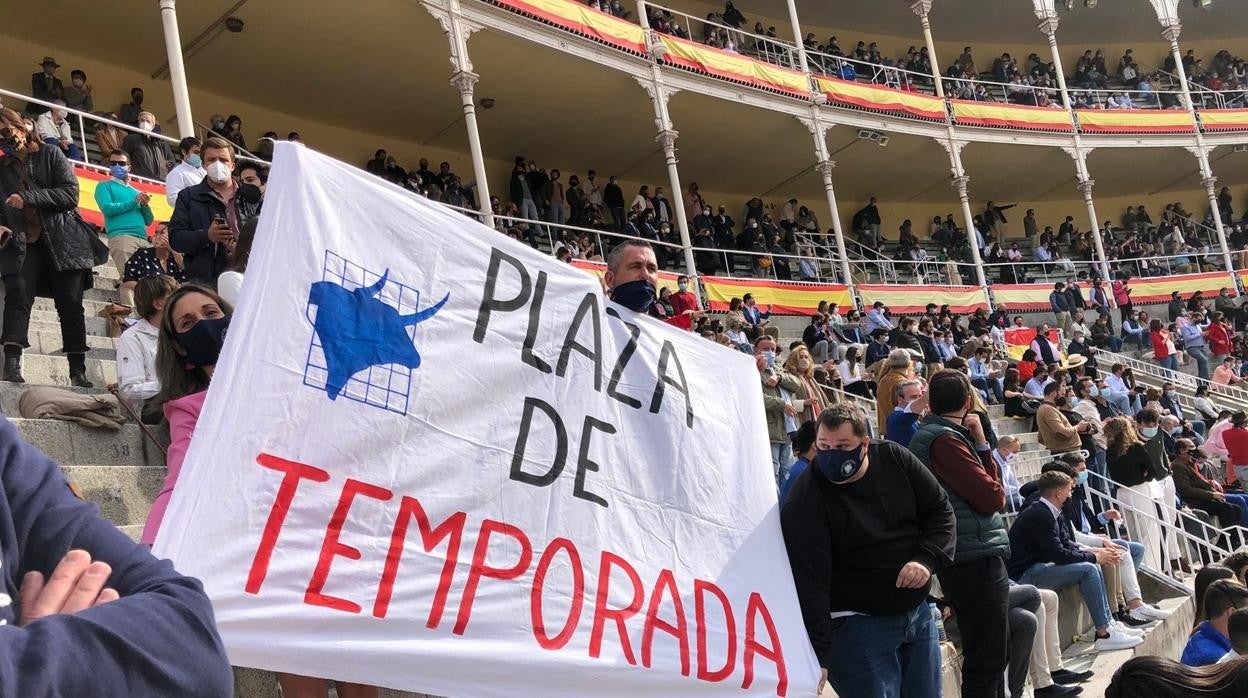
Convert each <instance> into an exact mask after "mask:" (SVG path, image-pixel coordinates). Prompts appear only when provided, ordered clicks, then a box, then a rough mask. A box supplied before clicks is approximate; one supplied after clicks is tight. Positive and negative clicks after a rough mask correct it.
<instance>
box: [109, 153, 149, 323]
mask: <svg viewBox="0 0 1248 698" xmlns="http://www.w3.org/2000/svg"><path fill="white" fill-rule="evenodd" d="M108 174H109V179H107V180H105V181H103V182H100V183H99V184H97V185H96V186H95V205H96V206H98V207H99V209H100V213H103V214H104V230H105V231H106V232H107V233H108V255H109V257H111V258H112V260H113V264H114V265H115V266H116V267H117V275H118V276H119V277H124V275H125V271H126V262H127V261H129V260H130V255H132V254H134V253H135V251H136V250H138V249H139V248H141V247H150V243H148V241H147V226H149V225H151V224H152V220H153V217H152V207H151V206H150V205H149V196H148V194H147V193H146V192H141V191H139V190H138V189H135V188H134V187H132V186H130V184H129V182H128V181H127V180H129V178H130V156H128V155H126V153H125V152H124V151H121V150H114V151H113V152H111V153H109V155H108ZM134 284H135V282H133V281H130V282H127V283H123V284H122V285H121V289H120V290H121V302H122V304H123V305H129V306H133V305H134Z"/></svg>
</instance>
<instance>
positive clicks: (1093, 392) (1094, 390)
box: [1088, 385, 1101, 397]
mask: <svg viewBox="0 0 1248 698" xmlns="http://www.w3.org/2000/svg"><path fill="white" fill-rule="evenodd" d="M1100 396H1101V389H1100V388H1098V387H1096V386H1095V385H1094V386H1092V387H1091V388H1088V397H1100Z"/></svg>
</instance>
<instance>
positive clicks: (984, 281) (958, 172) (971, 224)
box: [936, 138, 988, 293]
mask: <svg viewBox="0 0 1248 698" xmlns="http://www.w3.org/2000/svg"><path fill="white" fill-rule="evenodd" d="M936 142H937V143H940V145H941V147H943V148H944V149H945V152H947V153H949V169H950V171H951V172H952V174H953V178H952V180H951V181H950V182H949V183H950V184H951V185H953V188H954V189H956V190H957V191H958V200H959V201H960V202H961V203H962V217H963V218H964V219H965V220H966V237H967V240H968V242H969V244H970V246H971V260H972V261H974V263H975V279H976V281H978V282H979V285H980V286H982V287H983V288H984V292H985V293H986V292H987V291H988V278H987V277H986V276H984V261H983V259H982V258H980V256H979V246H978V245H976V244H975V241H976V238H975V214H974V213H972V212H971V195H970V190H969V189H968V185H969V184H970V183H971V178H970V177H967V176H966V169H965V168H964V167H963V166H962V148H964V147H965V146H966V141H958V140H953V139H949V140H942V139H939V138H937V139H936Z"/></svg>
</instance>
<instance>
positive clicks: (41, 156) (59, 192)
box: [0, 109, 96, 388]
mask: <svg viewBox="0 0 1248 698" xmlns="http://www.w3.org/2000/svg"><path fill="white" fill-rule="evenodd" d="M0 154H3V155H4V157H0V197H3V203H0V239H7V240H8V244H5V245H3V246H2V247H0V278H3V280H4V288H5V298H4V327H3V334H0V343H3V344H4V380H6V381H11V382H14V383H24V382H26V381H25V379H24V378H23V377H22V350H23V349H24V348H25V347H27V346H30V345H29V343H28V337H27V331H28V329H29V327H30V308H31V305H32V304H33V303H34V300H35V296H37V295H42V296H49V297H51V298H52V300H53V301H54V302H55V303H56V314H57V317H58V319H59V320H60V324H61V341H62V346H63V347H64V351H65V354H66V358H67V359H68V361H69V378H70V382H71V383H72V384H73V385H75V386H77V387H82V388H90V387H92V384H91V382H90V381H88V380H87V358H86V353H87V351H89V350H90V347H88V346H87V329H86V320H85V318H84V317H83V310H82V292H83V287H84V285H85V283H86V280H87V279H90V278H91V275H90V270H91V267H93V266H95V264H96V260H95V253H94V250H93V248H92V246H91V236H92V235H93V234H94V233H92V232H91V231H89V230H88V229H87V228H86V226H85V225H84V224H83V223H82V221H81V219H80V218H79V216H78V178H77V177H76V176H75V175H74V169H73V167H72V166H71V165H70V163H69V160H67V159H66V158H65V154H64V153H62V152H61V149H60V148H52V147H47V146H44V145H43V144H41V143H39V142H38V140H37V139H34V138H28V133H27V131H26V129H25V127H23V125H22V118H21V116H19V115H18V114H17V112H15V111H13V110H11V109H0ZM23 171H25V173H24V172H23Z"/></svg>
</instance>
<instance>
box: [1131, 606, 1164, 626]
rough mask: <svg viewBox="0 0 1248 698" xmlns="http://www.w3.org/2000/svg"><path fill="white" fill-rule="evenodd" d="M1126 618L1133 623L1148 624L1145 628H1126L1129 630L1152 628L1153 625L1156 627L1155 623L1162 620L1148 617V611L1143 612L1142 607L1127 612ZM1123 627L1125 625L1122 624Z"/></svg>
mask: <svg viewBox="0 0 1248 698" xmlns="http://www.w3.org/2000/svg"><path fill="white" fill-rule="evenodd" d="M1127 616H1129V617H1130V618H1131V620H1133V621H1137V622H1140V623H1147V624H1148V625H1147V626H1144V625H1128V626H1127V627H1129V628H1135V629H1143V628H1145V627H1152V626H1153V625H1156V623H1157V621H1159V620H1163V619H1162V618H1155V617H1153V616H1151V615H1149V613H1148V611H1145V610H1144V607H1140V608H1133V609H1131V610H1130V611H1127ZM1123 625H1126V623H1123Z"/></svg>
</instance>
